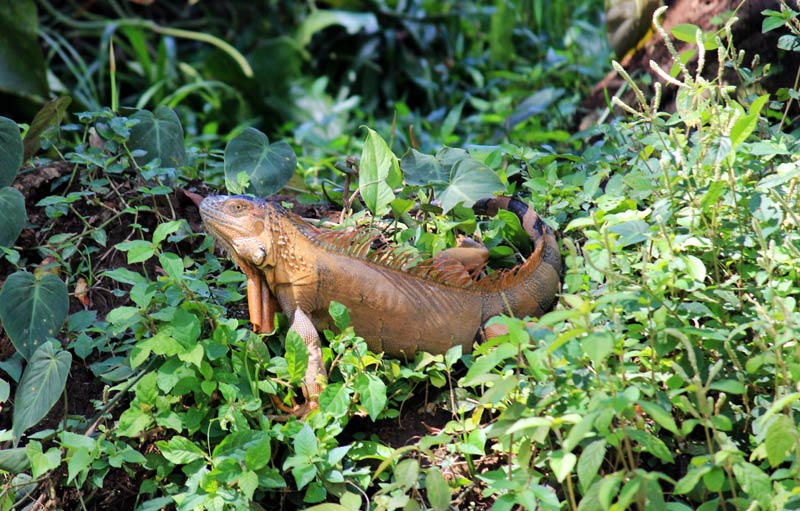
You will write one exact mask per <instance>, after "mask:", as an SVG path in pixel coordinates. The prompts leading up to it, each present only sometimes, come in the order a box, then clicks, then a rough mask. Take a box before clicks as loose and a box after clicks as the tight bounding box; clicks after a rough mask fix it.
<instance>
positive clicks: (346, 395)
mask: <svg viewBox="0 0 800 511" xmlns="http://www.w3.org/2000/svg"><path fill="white" fill-rule="evenodd" d="M350 396H351V394H350V387H349V386H347V385H343V384H341V383H330V384H328V385H327V386H326V387H325V389H324V390H323V391H322V394H320V396H319V406H320V408H321V409H323V410H325V412H326V413H329V414H331V415H333V416H334V417H344V416H345V415H346V414H347V411H348V410H349V409H350Z"/></svg>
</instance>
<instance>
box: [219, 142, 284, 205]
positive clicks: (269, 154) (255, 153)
mask: <svg viewBox="0 0 800 511" xmlns="http://www.w3.org/2000/svg"><path fill="white" fill-rule="evenodd" d="M296 167H297V156H295V154H294V150H293V149H292V146H290V145H289V144H287V143H286V142H275V143H274V144H270V143H269V138H267V136H266V135H265V134H263V133H262V132H260V131H258V130H257V129H255V128H247V129H246V130H244V131H243V132H242V133H241V134H240V135H238V136H237V137H235V138H233V139H232V140H231V141H230V142H228V145H227V146H225V180H226V182H227V186H228V189H229V190H232V189H234V188H235V183H236V182H237V179H236V178H237V176H238V175H239V173H240V172H244V173H245V174H247V178H248V180H249V182H250V186H248V188H247V191H248V192H249V193H252V194H253V195H257V196H260V197H266V196H268V195H272V194H273V193H275V192H277V191H278V190H280V189H281V188H283V187H284V186H285V185H286V183H288V182H289V180H290V179H291V178H292V176H293V175H294V170H295V168H296Z"/></svg>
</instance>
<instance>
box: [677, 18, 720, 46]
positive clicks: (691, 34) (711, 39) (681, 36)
mask: <svg viewBox="0 0 800 511" xmlns="http://www.w3.org/2000/svg"><path fill="white" fill-rule="evenodd" d="M699 29H700V27H698V26H697V25H692V24H691V23H682V24H680V25H675V26H674V27H672V29H670V32H672V35H673V36H675V39H677V40H678V41H683V42H685V43H692V44H696V43H697V31H698V30H699ZM700 38H701V42H702V43H703V46H704V47H705V49H706V51H714V50H716V49H717V47H718V46H717V43H716V40H715V34H714V33H713V32H703V31H700Z"/></svg>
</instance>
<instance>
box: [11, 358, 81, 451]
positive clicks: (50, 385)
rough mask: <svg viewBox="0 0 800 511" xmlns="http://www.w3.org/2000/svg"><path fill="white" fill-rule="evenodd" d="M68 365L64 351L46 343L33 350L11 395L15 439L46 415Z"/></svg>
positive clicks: (63, 382)
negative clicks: (13, 405)
mask: <svg viewBox="0 0 800 511" xmlns="http://www.w3.org/2000/svg"><path fill="white" fill-rule="evenodd" d="M71 366H72V355H71V354H70V353H69V352H68V351H61V350H59V351H58V352H56V350H55V348H53V345H52V344H51V343H49V342H46V343H44V344H43V345H42V346H41V347H40V348H39V349H37V350H36V351H35V352H34V353H33V354H32V356H31V358H30V359H29V361H28V365H27V366H26V367H25V371H24V372H23V373H22V379H21V380H20V382H19V386H18V387H17V391H16V393H15V394H14V403H16V405H17V406H15V407H14V417H13V419H12V423H13V425H12V428H11V429H12V430H13V432H14V438H15V441H19V439H20V437H21V436H22V434H23V433H24V432H25V430H27V429H28V428H30V427H31V426H34V425H35V424H37V423H38V422H39V421H40V420H42V418H43V417H44V416H45V415H47V412H49V411H50V408H52V407H53V405H54V404H55V403H56V401H58V398H59V397H60V396H61V393H62V392H64V386H65V385H66V384H67V376H68V375H69V369H70V367H71Z"/></svg>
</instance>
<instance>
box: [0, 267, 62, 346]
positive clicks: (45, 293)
mask: <svg viewBox="0 0 800 511" xmlns="http://www.w3.org/2000/svg"><path fill="white" fill-rule="evenodd" d="M68 311H69V299H68V297H67V286H66V284H64V282H62V280H61V279H60V278H58V277H57V276H56V275H53V274H52V273H43V274H42V275H41V276H34V275H33V274H31V273H28V272H25V271H18V272H16V273H12V274H11V275H9V277H8V279H6V281H5V283H4V284H3V288H2V289H0V321H2V322H3V328H5V330H6V333H7V334H8V337H9V338H11V342H13V343H14V346H15V347H16V348H17V351H18V352H19V353H20V355H22V356H23V357H24V358H25V359H27V360H30V358H31V356H32V355H33V353H34V352H35V351H36V350H37V348H39V346H41V345H43V344H44V343H45V342H46V339H47V338H48V337H53V336H55V335H56V332H58V330H59V329H60V328H61V325H63V324H64V320H65V319H66V317H67V312H68Z"/></svg>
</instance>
